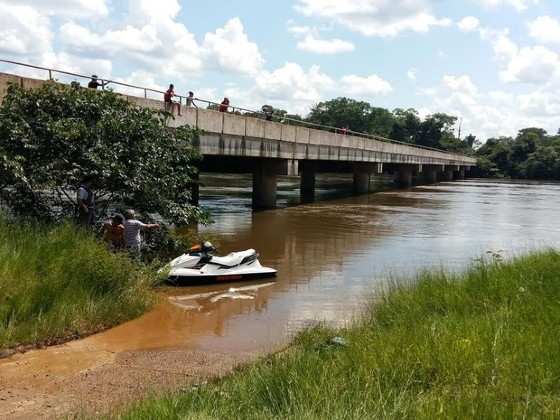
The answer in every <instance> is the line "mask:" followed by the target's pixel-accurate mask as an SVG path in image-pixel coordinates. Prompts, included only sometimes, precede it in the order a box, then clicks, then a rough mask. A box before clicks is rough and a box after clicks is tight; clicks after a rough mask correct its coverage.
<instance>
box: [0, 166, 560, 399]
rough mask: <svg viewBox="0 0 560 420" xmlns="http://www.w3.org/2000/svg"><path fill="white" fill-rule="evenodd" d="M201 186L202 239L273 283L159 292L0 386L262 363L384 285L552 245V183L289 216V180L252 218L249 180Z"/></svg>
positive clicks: (556, 202) (20, 365)
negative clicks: (197, 363)
mask: <svg viewBox="0 0 560 420" xmlns="http://www.w3.org/2000/svg"><path fill="white" fill-rule="evenodd" d="M204 180H205V182H206V185H207V186H206V187H205V188H204V189H203V201H202V204H203V205H204V206H205V207H207V208H208V209H209V210H210V211H211V212H212V214H213V216H214V219H215V223H214V224H213V225H211V226H208V227H205V228H201V232H203V233H204V232H207V233H208V234H209V236H216V237H220V249H219V251H220V253H228V252H231V251H235V250H243V249H247V248H255V249H256V250H257V251H258V252H259V254H260V260H261V263H262V264H263V265H266V266H270V267H274V268H276V269H277V270H278V277H277V278H276V279H275V280H273V281H258V282H248V283H247V282H245V283H233V284H222V285H213V286H199V287H187V288H175V289H174V288H166V289H165V290H164V294H165V295H164V299H163V302H162V303H161V304H160V305H158V306H157V307H156V308H155V309H154V310H153V311H152V312H150V313H147V314H145V315H144V316H142V317H140V318H138V319H136V320H133V321H131V322H128V323H125V324H123V325H121V326H118V327H116V328H114V329H112V330H109V331H106V332H103V333H100V334H97V335H94V336H91V337H88V338H85V339H83V340H79V341H75V342H71V343H67V344H65V345H62V346H56V347H53V348H49V349H45V350H38V351H31V352H28V353H26V354H22V355H15V356H13V357H11V358H8V359H4V360H0V382H3V383H5V384H6V383H15V382H20V383H22V382H25V381H31V382H33V381H35V382H37V381H38V382H40V381H49V380H52V377H53V376H54V377H58V378H60V377H65V376H71V375H75V374H77V373H79V372H83V371H84V370H87V369H94V368H95V367H96V366H102V365H106V364H110V363H111V362H112V361H114V359H115V357H117V356H118V354H120V353H124V352H130V351H145V350H157V349H177V348H182V349H188V350H195V351H214V352H216V351H218V352H224V353H229V354H231V353H236V352H239V353H243V352H245V353H246V352H259V353H261V352H266V351H270V350H273V349H277V348H279V346H281V345H283V344H285V343H287V342H288V340H289V339H290V337H291V336H293V334H295V333H296V332H297V331H299V330H301V328H303V327H305V326H307V325H310V324H312V323H315V322H318V321H324V322H326V323H328V324H331V325H337V326H340V325H345V324H347V323H348V322H350V321H352V319H354V318H355V317H356V316H357V315H358V314H359V313H360V311H361V310H362V309H363V307H364V305H365V304H366V303H367V301H368V299H370V298H371V296H373V295H375V294H376V293H378V292H379V291H380V290H381V288H382V287H383V285H384V284H387V282H388V281H390V280H391V279H398V278H400V277H402V276H410V275H413V274H414V273H416V272H418V271H419V270H421V269H425V268H434V267H437V268H439V267H445V268H447V269H449V270H460V269H462V268H464V267H465V266H467V265H468V264H469V263H470V262H472V261H473V259H475V258H477V257H479V256H480V255H483V254H485V253H486V252H487V251H495V252H501V253H502V254H504V255H513V254H520V253H525V252H527V251H528V250H531V249H534V248H543V247H547V246H557V245H559V243H560V219H559V218H558V211H559V210H558V209H559V208H560V184H555V183H536V182H505V181H503V182H501V181H500V182H497V181H488V180H468V181H463V182H453V183H440V184H436V185H433V186H423V187H416V188H413V189H410V190H400V191H396V190H391V191H385V192H380V193H376V194H370V195H366V196H360V197H348V196H346V197H345V196H344V193H342V197H340V196H337V195H336V193H333V192H332V190H331V189H330V188H327V186H324V185H322V184H320V185H319V188H318V198H319V200H321V199H326V198H327V199H328V200H325V201H318V202H316V203H314V204H308V205H301V206H292V205H291V204H293V203H295V202H297V184H296V183H295V182H294V181H293V180H289V179H287V180H283V181H282V182H281V184H280V193H279V204H280V205H281V206H283V207H284V208H280V209H277V210H273V211H265V212H259V213H252V212H251V210H250V201H251V200H250V180H249V179H244V178H239V177H236V178H233V177H227V176H223V177H210V178H205V179H204ZM338 181H339V182H338V184H337V185H338V186H340V185H346V184H347V181H348V180H344V179H343V180H338ZM345 183H346V184H345ZM221 185H230V186H229V187H221ZM38 373H41V375H38ZM0 405H1V401H0Z"/></svg>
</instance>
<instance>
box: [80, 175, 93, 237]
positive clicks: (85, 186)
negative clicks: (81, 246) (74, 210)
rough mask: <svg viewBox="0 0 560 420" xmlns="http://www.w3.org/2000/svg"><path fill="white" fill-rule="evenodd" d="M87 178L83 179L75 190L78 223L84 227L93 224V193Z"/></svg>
mask: <svg viewBox="0 0 560 420" xmlns="http://www.w3.org/2000/svg"><path fill="white" fill-rule="evenodd" d="M89 181H90V180H89V178H87V179H84V180H83V181H82V183H81V184H80V186H79V187H78V192H77V202H78V223H79V224H80V225H81V226H84V227H91V226H93V225H94V224H95V194H94V193H93V191H92V189H91V188H90V182H89Z"/></svg>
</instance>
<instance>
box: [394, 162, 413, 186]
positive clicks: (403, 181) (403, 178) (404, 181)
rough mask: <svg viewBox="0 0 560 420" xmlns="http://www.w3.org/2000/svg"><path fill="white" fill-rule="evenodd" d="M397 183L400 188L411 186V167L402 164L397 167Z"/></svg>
mask: <svg viewBox="0 0 560 420" xmlns="http://www.w3.org/2000/svg"><path fill="white" fill-rule="evenodd" d="M397 183H398V184H399V187H401V188H410V187H412V168H410V167H409V166H406V165H403V166H401V167H400V168H399V174H398V179H397Z"/></svg>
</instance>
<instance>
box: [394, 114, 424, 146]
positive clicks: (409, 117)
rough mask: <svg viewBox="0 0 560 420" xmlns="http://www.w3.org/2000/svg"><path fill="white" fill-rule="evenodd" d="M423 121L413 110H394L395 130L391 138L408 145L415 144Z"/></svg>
mask: <svg viewBox="0 0 560 420" xmlns="http://www.w3.org/2000/svg"><path fill="white" fill-rule="evenodd" d="M420 124H421V120H420V117H418V112H417V111H416V110H415V109H413V108H409V109H406V110H405V109H401V108H396V109H394V110H393V128H392V129H391V134H390V135H389V137H390V138H391V139H393V140H398V141H402V142H406V143H415V141H416V136H417V134H418V130H419V129H420Z"/></svg>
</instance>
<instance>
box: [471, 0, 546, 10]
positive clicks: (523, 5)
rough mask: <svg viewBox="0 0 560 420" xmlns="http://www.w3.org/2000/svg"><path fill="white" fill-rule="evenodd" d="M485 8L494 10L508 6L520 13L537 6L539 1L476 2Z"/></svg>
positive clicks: (490, 0)
mask: <svg viewBox="0 0 560 420" xmlns="http://www.w3.org/2000/svg"><path fill="white" fill-rule="evenodd" d="M476 1H477V2H478V3H479V4H481V5H482V6H484V7H486V8H496V7H500V6H510V7H513V8H515V9H516V10H517V11H519V12H521V11H523V10H526V9H528V8H529V7H530V6H531V5H537V4H539V3H540V0H476Z"/></svg>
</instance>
